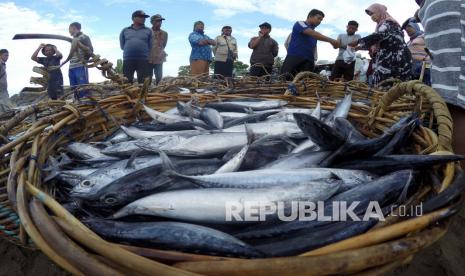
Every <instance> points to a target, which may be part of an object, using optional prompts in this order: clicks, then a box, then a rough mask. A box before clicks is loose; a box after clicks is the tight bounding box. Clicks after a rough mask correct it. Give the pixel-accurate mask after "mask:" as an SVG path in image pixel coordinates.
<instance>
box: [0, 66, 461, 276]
mask: <svg viewBox="0 0 465 276" xmlns="http://www.w3.org/2000/svg"><path fill="white" fill-rule="evenodd" d="M291 85H293V86H294V88H292V90H293V91H294V92H293V94H295V95H282V94H281V95H277V94H275V95H267V94H259V93H253V94H216V95H203V94H198V95H196V97H197V98H198V99H199V101H200V102H201V103H204V102H209V101H214V100H218V99H223V100H225V99H235V98H244V97H250V98H263V99H283V100H287V101H289V102H290V104H291V105H295V106H302V107H313V106H315V104H316V102H317V96H316V92H318V97H319V98H320V99H321V100H322V106H323V108H324V109H329V110H330V109H333V108H334V107H335V101H334V99H338V98H340V97H342V95H343V94H344V92H345V91H346V90H347V89H350V90H351V91H352V92H353V96H354V101H357V100H360V101H362V100H363V101H369V102H371V107H367V106H365V105H361V104H357V103H356V102H354V103H353V105H352V108H351V111H350V113H349V119H350V120H351V121H354V122H357V123H358V125H359V126H360V130H361V131H362V132H363V133H364V134H366V135H369V136H377V135H379V134H380V133H381V132H382V131H383V130H384V129H386V128H388V127H389V126H391V125H392V124H393V123H395V122H396V121H397V120H398V119H399V118H400V117H402V116H404V115H405V114H408V113H411V112H412V111H417V112H420V113H421V116H422V118H423V119H424V121H427V122H428V123H429V124H430V127H420V129H419V130H417V131H416V132H415V133H414V136H413V138H414V139H413V140H414V146H415V147H414V148H415V149H416V150H417V152H418V153H422V154H429V153H433V152H437V151H446V152H451V129H452V120H451V117H450V114H449V112H448V110H447V107H446V104H445V103H444V101H443V100H442V99H441V98H440V97H439V96H438V95H437V93H436V92H435V91H434V90H432V89H431V88H429V87H427V86H424V85H423V84H421V83H419V82H416V81H412V82H407V83H401V84H399V85H397V86H395V87H393V88H392V89H391V90H390V91H389V92H388V93H381V92H379V91H376V90H371V89H370V88H368V87H366V86H363V85H360V84H358V83H355V82H354V83H349V84H341V83H332V82H322V80H321V79H318V78H315V77H313V76H311V75H308V74H307V75H305V76H304V75H300V76H299V78H296V80H295V81H294V82H293V83H292V84H291ZM284 90H285V88H283V91H282V92H284ZM148 92H149V91H148V86H147V85H145V86H144V87H142V89H141V88H131V89H129V88H126V89H124V94H122V95H118V96H113V97H109V98H105V99H101V100H99V101H96V102H94V103H92V104H82V105H79V106H75V105H72V104H70V103H66V102H63V101H50V102H44V103H39V104H37V105H35V106H32V107H30V108H28V109H26V110H23V111H22V112H21V113H19V114H17V115H16V116H15V117H14V118H12V119H10V120H9V121H7V122H5V123H4V124H3V125H1V126H0V136H2V137H7V136H8V135H11V134H16V133H20V132H21V131H24V133H22V135H20V136H19V137H18V138H16V139H15V140H14V141H13V142H10V143H8V144H4V145H3V146H2V147H1V148H0V156H3V157H2V159H1V161H0V233H2V235H3V236H4V237H6V238H7V239H9V240H10V241H12V242H15V243H16V244H18V245H21V246H26V247H32V248H38V249H40V250H41V251H42V252H43V253H45V254H46V255H47V256H48V257H49V258H50V259H52V260H53V261H54V262H55V263H57V264H58V265H59V266H61V267H62V268H64V269H65V270H67V271H68V272H70V273H73V274H76V275H84V274H86V275H87V274H89V275H110V274H111V275H120V274H142V275H155V274H162V275H167V274H173V275H184V274H185V275H189V274H192V273H199V274H204V275H244V274H246V273H247V274H253V275H269V274H279V275H295V274H303V273H305V274H307V275H308V274H315V275H318V274H341V273H342V274H348V273H349V274H350V273H356V272H363V273H367V274H382V273H386V272H388V271H390V270H392V269H394V268H395V267H398V266H400V265H403V264H405V263H408V262H409V261H410V260H411V259H412V256H413V254H415V253H416V252H418V251H419V250H421V249H423V248H425V247H427V246H429V245H431V244H432V243H434V242H435V241H436V240H438V239H439V238H441V237H442V236H443V235H444V234H445V233H446V231H447V225H448V221H449V217H450V215H451V214H453V213H455V211H456V207H457V204H459V203H456V201H454V202H452V199H450V202H448V203H450V204H448V205H447V206H446V207H442V208H441V209H438V210H434V211H431V212H430V213H428V214H425V215H424V216H421V217H416V218H410V219H402V218H400V217H399V216H390V217H388V219H387V220H386V221H385V222H382V223H381V222H380V223H379V224H378V225H376V226H375V228H374V229H372V230H370V231H369V232H367V233H365V234H362V235H359V236H356V237H353V238H350V239H347V240H343V241H340V242H337V243H334V244H331V245H328V246H325V247H322V248H319V249H316V250H312V251H310V252H307V253H305V254H302V255H300V256H295V257H284V258H269V259H257V260H243V259H234V258H223V257H214V256H203V255H195V254H186V253H180V252H173V251H163V250H154V249H146V248H137V247H130V246H123V245H118V244H114V243H110V242H107V241H105V240H103V239H101V238H100V237H98V236H97V235H96V234H95V233H93V232H92V231H91V230H89V229H88V228H86V226H84V225H83V224H82V223H81V222H79V221H78V220H77V219H76V218H75V217H73V216H72V215H71V214H70V213H68V212H67V211H66V210H65V209H64V208H63V207H62V206H61V205H60V204H59V203H58V202H57V201H55V200H54V197H53V195H54V191H53V190H49V188H48V187H47V186H45V185H42V183H41V171H40V168H41V167H42V166H43V165H44V163H45V161H46V160H47V157H48V156H49V155H53V154H54V153H56V152H57V150H58V149H59V148H60V146H62V145H65V144H66V143H68V142H70V141H84V142H89V141H99V140H102V139H104V138H105V137H107V136H109V135H110V134H111V133H112V131H113V130H115V129H116V128H117V125H118V124H121V123H128V122H133V121H135V120H136V119H139V120H143V119H148V118H147V117H146V115H145V114H144V112H140V111H141V108H142V105H141V102H144V103H145V104H146V105H148V106H151V107H153V108H155V109H157V110H160V111H165V110H167V109H169V108H171V107H173V106H175V103H176V101H178V100H183V101H187V100H189V99H190V97H191V95H181V94H177V93H167V94H160V93H148ZM287 94H290V93H289V91H288V92H287ZM438 169H439V170H441V171H443V173H442V175H443V179H442V183H441V185H440V187H437V189H434V188H429V187H430V185H424V186H425V187H426V188H425V189H423V190H421V191H419V192H418V193H417V194H415V195H414V196H413V197H412V198H411V199H410V200H409V204H411V205H415V204H417V203H418V202H421V201H422V200H424V199H425V198H426V197H430V196H432V195H435V194H437V193H441V192H443V191H445V190H447V187H449V185H450V184H451V183H452V181H453V180H454V176H456V175H457V173H456V172H457V171H456V168H455V166H454V164H448V165H446V166H443V167H441V168H438ZM455 178H457V177H455ZM426 184H431V183H426ZM431 186H432V185H431ZM444 193H445V192H444ZM455 199H456V198H455Z"/></svg>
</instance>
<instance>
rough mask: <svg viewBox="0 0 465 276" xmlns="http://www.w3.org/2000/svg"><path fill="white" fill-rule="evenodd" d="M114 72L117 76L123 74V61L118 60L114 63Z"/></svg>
mask: <svg viewBox="0 0 465 276" xmlns="http://www.w3.org/2000/svg"><path fill="white" fill-rule="evenodd" d="M115 71H116V73H118V74H123V60H122V59H118V60H117V61H116V67H115Z"/></svg>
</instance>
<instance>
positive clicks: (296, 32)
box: [281, 9, 339, 80]
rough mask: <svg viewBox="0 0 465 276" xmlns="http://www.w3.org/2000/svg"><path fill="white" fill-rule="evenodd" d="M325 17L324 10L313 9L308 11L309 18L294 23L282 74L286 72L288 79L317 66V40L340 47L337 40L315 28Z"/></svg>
mask: <svg viewBox="0 0 465 276" xmlns="http://www.w3.org/2000/svg"><path fill="white" fill-rule="evenodd" d="M324 17H325V14H324V13H323V12H322V11H320V10H316V9H313V10H311V11H310V12H309V13H308V16H307V20H305V21H298V22H296V23H295V24H294V27H293V28H292V36H291V41H290V42H289V49H288V50H287V56H286V59H285V60H284V63H283V66H282V68H281V74H284V75H285V76H286V79H288V80H290V79H292V77H293V76H295V75H296V74H297V73H299V72H303V71H313V69H314V67H315V61H314V55H313V53H314V49H315V47H316V43H317V40H321V41H325V42H328V43H331V45H333V47H334V48H335V49H337V48H339V42H338V41H337V40H335V39H332V38H330V37H327V36H325V35H323V34H321V33H319V32H317V31H315V30H314V29H315V28H316V27H317V26H318V25H320V23H321V21H322V20H323V18H324Z"/></svg>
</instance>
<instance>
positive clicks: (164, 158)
mask: <svg viewBox="0 0 465 276" xmlns="http://www.w3.org/2000/svg"><path fill="white" fill-rule="evenodd" d="M158 154H159V155H160V158H161V166H162V168H163V174H164V175H166V176H168V177H176V176H182V175H180V174H179V173H178V172H177V171H176V168H175V166H174V164H173V162H172V161H171V159H170V158H169V157H168V155H167V154H166V153H165V152H164V151H161V150H160V151H158Z"/></svg>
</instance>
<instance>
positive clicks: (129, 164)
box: [126, 150, 142, 169]
mask: <svg viewBox="0 0 465 276" xmlns="http://www.w3.org/2000/svg"><path fill="white" fill-rule="evenodd" d="M141 152H142V150H136V151H134V152H133V153H132V154H131V157H129V159H128V162H127V163H126V169H129V168H134V160H135V159H136V157H137V156H138V155H139V154H140V153H141Z"/></svg>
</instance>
